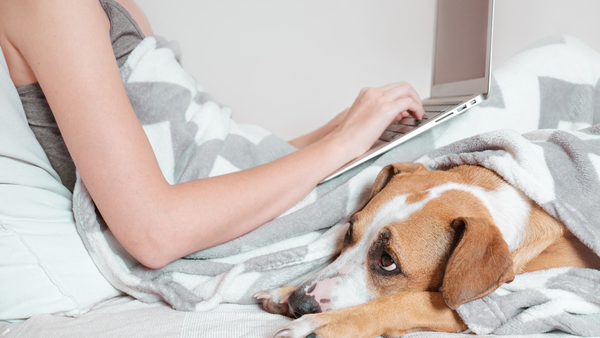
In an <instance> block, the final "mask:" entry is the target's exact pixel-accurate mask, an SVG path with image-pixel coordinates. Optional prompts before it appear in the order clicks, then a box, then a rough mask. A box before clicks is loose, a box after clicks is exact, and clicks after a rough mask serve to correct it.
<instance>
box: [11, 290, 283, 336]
mask: <svg viewBox="0 0 600 338" xmlns="http://www.w3.org/2000/svg"><path fill="white" fill-rule="evenodd" d="M289 320H290V319H288V318H286V317H283V316H279V315H273V314H269V313H267V312H264V311H262V310H261V309H260V308H259V307H258V306H257V305H238V304H221V305H219V306H218V307H217V308H215V309H214V310H212V311H208V312H183V311H175V310H173V309H172V308H171V307H170V306H168V305H166V304H164V303H153V304H146V303H142V302H140V301H138V300H135V299H133V298H131V297H128V296H122V297H116V298H112V299H109V300H107V301H105V302H103V303H101V304H98V305H97V306H96V307H95V308H94V309H93V310H91V311H90V312H88V313H86V314H84V315H82V316H81V317H79V318H72V317H64V316H54V315H37V316H33V317H31V318H29V319H28V320H26V321H24V322H22V323H13V324H0V337H2V338H17V337H20V338H24V337H27V338H35V337H40V338H42V337H43V338H55V337H131V338H136V337H144V338H151V337H161V338H167V337H178V338H184V337H211V338H212V337H215V338H217V337H223V338H225V337H227V338H231V337H245V338H266V337H271V336H272V334H273V332H275V331H276V330H277V328H279V327H281V326H283V325H285V324H286V323H287V322H289Z"/></svg>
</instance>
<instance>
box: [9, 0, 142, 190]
mask: <svg viewBox="0 0 600 338" xmlns="http://www.w3.org/2000/svg"><path fill="white" fill-rule="evenodd" d="M100 3H101V4H102V7H103V8H104V11H105V12H106V15H107V16H108V19H109V20H110V39H111V41H112V47H113V51H114V54H115V58H116V59H117V64H118V65H119V67H121V66H122V65H123V64H124V63H125V61H126V60H127V57H128V56H129V54H130V53H131V52H132V51H133V49H134V48H135V47H136V46H137V45H138V44H139V43H140V42H141V41H142V39H144V33H142V30H141V29H140V28H139V27H138V25H137V24H136V22H135V20H134V19H133V18H132V17H131V15H130V14H129V12H127V11H126V10H125V8H123V7H122V6H121V5H119V4H118V3H116V2H115V1H114V0H100ZM17 91H18V93H19V97H20V98H21V103H22V104H23V108H24V110H25V115H26V116H27V122H28V123H29V127H30V128H31V130H32V131H33V133H34V134H35V137H36V138H37V140H38V142H39V143H40V144H41V145H42V148H43V149H44V151H45V152H46V155H47V156H48V159H49V160H50V164H51V165H52V167H53V168H54V170H56V172H57V173H58V176H59V177H60V179H61V181H62V183H63V184H64V185H65V186H66V187H67V188H68V189H69V190H70V191H71V192H73V187H74V186H75V164H74V163H73V159H72V158H71V155H70V154H69V151H68V150H67V146H66V145H65V142H64V140H63V137H62V135H61V133H60V130H59V129H58V125H57V124H56V120H55V119H54V115H53V114H52V110H51V109H50V106H49V105H48V101H47V100H46V96H45V95H44V92H43V91H42V88H41V87H40V85H39V84H37V83H32V84H30V85H26V86H20V87H17Z"/></svg>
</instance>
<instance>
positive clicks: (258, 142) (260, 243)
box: [73, 36, 600, 336]
mask: <svg viewBox="0 0 600 338" xmlns="http://www.w3.org/2000/svg"><path fill="white" fill-rule="evenodd" d="M178 60H179V52H178V49H177V48H176V45H175V44H173V43H169V42H167V41H165V40H164V39H161V38H158V37H148V38H146V39H144V41H142V43H141V44H140V45H139V46H138V47H137V48H136V49H135V50H134V51H133V53H132V54H131V55H130V57H129V59H128V60H127V62H126V64H125V65H123V67H122V68H121V74H122V77H123V81H124V83H125V87H126V89H127V92H128V95H129V97H130V100H131V102H132V105H133V107H134V109H135V111H136V113H137V114H138V118H139V119H140V121H141V122H142V125H143V127H144V130H145V131H146V134H147V135H148V138H149V139H150V143H151V144H152V147H153V149H154V152H155V154H156V156H157V159H158V161H159V164H160V167H161V169H162V172H163V174H164V176H165V178H166V179H167V181H168V182H169V183H171V184H176V183H179V182H185V181H189V180H193V179H198V178H203V177H210V176H216V175H222V174H225V173H229V172H233V171H237V170H243V169H246V168H249V167H253V166H257V165H260V164H263V163H267V162H269V161H272V160H274V159H276V158H279V157H281V156H284V155H285V154H288V153H290V152H293V151H294V150H295V149H294V148H293V147H291V146H290V145H289V144H288V143H286V142H285V141H283V140H281V139H279V138H277V137H275V136H274V135H272V134H270V133H269V132H267V131H265V130H264V129H262V128H259V127H256V126H251V125H241V124H237V123H235V122H234V121H233V120H232V119H231V112H230V110H229V109H228V108H226V107H223V106H220V105H219V104H217V103H216V102H215V101H214V100H213V99H212V98H211V97H210V95H208V94H207V93H206V92H205V91H204V90H202V89H201V88H200V87H199V86H198V85H197V84H196V82H195V81H194V79H192V78H191V77H190V76H189V75H188V74H187V72H185V71H184V69H183V68H182V67H181V66H180V64H179V61H178ZM599 79H600V55H599V54H598V53H596V52H595V51H593V50H591V49H590V48H589V47H587V46H585V45H583V44H582V43H581V42H579V41H577V40H576V39H573V38H570V37H567V36H556V37H552V38H549V39H546V40H543V41H540V42H539V43H537V44H536V45H533V46H531V47H530V48H528V49H526V50H524V51H523V52H521V53H519V54H518V55H516V56H514V57H513V58H512V59H511V60H509V61H508V62H507V63H506V64H505V65H503V66H502V67H500V68H498V69H496V70H495V71H494V74H493V77H492V90H491V94H490V96H489V98H488V100H487V101H485V102H484V103H483V104H481V105H480V106H478V107H475V108H473V109H471V110H470V111H468V112H467V113H465V114H463V115H461V116H459V117H457V118H455V119H454V120H452V121H449V122H448V123H446V124H445V125H440V126H438V127H436V128H434V129H432V130H430V131H428V132H426V133H424V134H423V135H420V136H419V137H417V138H415V139H413V140H411V141H409V142H407V143H406V144H404V145H403V146H401V147H399V148H397V149H395V150H393V151H390V152H388V153H386V154H384V155H383V156H381V157H379V158H378V159H376V160H374V161H371V162H370V163H367V164H365V165H363V166H361V167H359V168H356V169H354V170H352V171H351V172H349V173H347V174H345V175H342V176H341V177H338V178H336V179H334V180H331V181H329V182H327V183H325V184H322V185H319V186H318V187H317V188H316V189H314V190H313V191H312V192H311V193H310V194H309V195H308V196H307V197H306V198H305V199H304V200H302V201H301V202H300V203H298V205H296V206H294V207H293V208H292V209H290V210H288V211H287V212H285V213H284V214H283V215H281V216H279V217H278V218H276V219H274V220H272V221H270V222H268V223H266V224H264V225H263V226H261V227H260V228H258V229H256V230H254V231H252V232H250V233H248V234H246V235H244V236H242V237H240V238H238V239H235V240H232V241H230V242H227V243H224V244H222V245H219V246H216V247H214V248H210V249H207V250H203V251H200V252H197V253H194V254H191V255H189V256H187V257H184V258H182V259H179V260H176V261H174V262H172V263H171V264H169V265H167V266H166V267H164V268H162V269H158V270H150V269H147V268H145V267H143V266H141V265H139V263H137V262H136V261H135V260H134V259H133V258H132V257H131V256H129V255H128V254H127V253H126V252H125V250H123V248H122V247H120V245H119V244H118V243H117V242H116V241H115V240H114V237H113V236H112V234H111V233H110V230H109V229H108V228H107V227H106V226H105V225H104V223H103V221H102V219H101V218H99V217H97V215H96V212H95V208H94V204H93V201H92V200H91V198H90V196H89V194H88V193H87V190H86V188H85V185H84V184H83V182H82V181H81V179H79V178H78V181H77V184H76V187H75V192H74V196H73V208H74V213H75V218H76V222H77V227H78V231H79V233H80V235H81V237H82V238H83V241H84V243H85V245H86V247H87V249H88V251H89V252H90V254H91V256H92V258H93V260H94V261H95V263H96V265H97V266H98V268H99V269H100V271H101V272H102V273H103V275H104V276H105V277H106V278H107V279H108V280H109V281H110V282H111V283H112V284H113V285H114V286H115V287H116V288H118V289H120V290H122V291H124V292H126V293H128V294H130V295H132V296H134V297H136V298H138V299H140V300H143V301H146V302H154V301H159V300H162V301H165V302H167V303H169V304H170V305H171V306H173V307H174V308H175V309H179V310H187V311H201V310H209V309H211V308H213V307H214V306H215V305H217V304H219V303H221V302H231V303H251V302H253V299H252V297H251V296H252V295H253V294H254V293H255V292H257V291H260V290H267V289H272V288H276V287H280V286H283V285H288V284H294V283H297V282H298V281H300V280H302V279H304V278H306V277H308V276H309V275H310V274H312V273H314V272H315V271H317V270H318V269H320V268H322V267H323V266H324V265H325V264H327V263H328V262H329V261H330V260H331V259H332V258H333V257H334V256H335V255H336V252H337V247H338V243H339V239H340V238H341V237H342V236H341V234H343V233H344V232H345V226H346V225H345V222H344V220H345V219H346V218H347V217H348V216H349V215H351V214H352V213H353V212H354V211H356V210H357V208H359V207H360V206H361V205H362V204H363V203H364V201H365V198H366V197H367V196H368V193H369V192H370V188H371V185H372V183H373V181H374V179H375V176H376V175H377V173H378V172H379V171H380V170H381V168H383V166H385V165H387V164H390V163H396V162H405V161H415V160H417V159H419V158H421V157H422V156H424V155H426V154H428V153H430V152H431V153H430V154H429V155H428V156H425V157H423V158H421V159H420V161H421V162H423V163H424V164H426V165H427V166H428V167H429V168H431V169H442V170H443V169H445V168H447V167H449V166H453V165H458V164H461V163H475V164H479V165H482V166H486V167H488V168H490V169H492V170H495V171H496V172H498V173H499V174H500V175H501V176H503V177H504V178H505V179H506V180H507V181H508V182H510V183H511V184H513V185H515V186H516V187H519V188H520V189H522V190H523V191H524V192H525V193H526V194H527V195H528V196H529V197H531V198H532V199H533V200H535V201H536V202H537V203H539V204H540V205H541V206H542V207H543V208H544V209H545V210H546V211H548V212H549V213H550V214H551V215H553V216H555V217H557V218H558V219H560V220H561V221H563V222H564V223H565V224H567V226H568V227H569V228H570V229H571V230H572V231H573V232H574V233H575V234H576V235H577V236H578V237H579V238H581V239H582V241H583V242H584V243H586V244H587V245H589V246H590V247H591V248H592V249H593V250H595V252H597V253H600V240H599V238H600V237H598V236H600V217H599V213H598V211H597V210H596V208H595V206H597V205H600V203H599V202H600V200H599V199H598V195H600V183H599V181H598V175H600V128H599V127H598V126H596V127H591V126H592V125H594V124H599V123H600V84H599ZM499 128H510V130H503V131H495V130H498V129H499ZM540 128H545V129H553V130H542V131H536V132H532V133H529V134H527V135H524V136H521V134H522V133H525V132H530V131H533V130H537V129H540ZM582 128H588V129H585V130H582V131H577V130H580V129H582ZM486 132H488V133H486ZM480 133H486V134H482V135H479V136H475V135H476V134H480ZM471 136H474V137H471ZM466 137H471V138H468V139H465V140H463V141H460V142H457V143H454V144H451V143H452V142H455V141H458V140H461V139H463V138H466ZM449 144H450V145H449ZM446 145H449V146H447V147H443V146H446ZM441 147H443V148H441ZM436 149H437V150H436ZM432 151H433V152H432ZM291 179H293V178H291ZM598 291H600V272H597V271H590V270H584V269H568V268H563V269H553V270H547V271H541V272H536V273H531V274H525V275H520V276H518V277H517V278H516V279H515V281H514V282H513V283H511V284H508V285H505V286H503V287H501V288H500V289H499V290H498V291H496V292H494V293H493V294H491V295H489V296H487V297H485V298H483V299H481V300H477V301H474V302H471V303H467V304H464V305H462V306H461V307H460V308H459V313H460V315H461V316H462V318H463V319H464V320H465V322H466V323H467V324H468V325H469V328H470V329H471V330H472V331H473V332H475V333H478V334H487V333H496V334H526V333H533V332H547V331H551V330H555V329H556V330H562V331H564V332H568V333H573V334H579V335H593V334H596V335H600V326H599V325H598V324H595V323H598V319H600V307H599V306H598V304H600V299H599V298H598V296H597V294H600V293H599V292H598ZM414 335H420V334H414ZM431 335H433V336H438V335H444V334H434V333H431Z"/></svg>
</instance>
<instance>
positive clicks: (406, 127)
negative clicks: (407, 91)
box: [379, 101, 462, 142]
mask: <svg viewBox="0 0 600 338" xmlns="http://www.w3.org/2000/svg"><path fill="white" fill-rule="evenodd" d="M461 103H462V102H461V101H456V102H439V101H438V102H435V103H430V104H423V109H424V110H425V116H423V119H422V120H421V121H419V120H417V119H415V118H414V117H412V116H408V117H405V118H403V119H402V120H400V121H398V122H394V123H392V124H390V125H389V127H387V129H386V130H385V131H384V132H383V134H381V137H379V139H380V140H382V141H386V142H392V141H394V140H396V139H398V138H400V137H401V136H403V135H405V134H408V133H410V132H411V131H413V130H415V129H416V128H418V127H419V126H422V125H424V124H425V123H428V122H430V121H432V120H434V119H435V117H437V116H439V115H440V114H442V113H445V112H446V111H448V110H450V109H452V108H454V107H456V106H457V105H459V104H461Z"/></svg>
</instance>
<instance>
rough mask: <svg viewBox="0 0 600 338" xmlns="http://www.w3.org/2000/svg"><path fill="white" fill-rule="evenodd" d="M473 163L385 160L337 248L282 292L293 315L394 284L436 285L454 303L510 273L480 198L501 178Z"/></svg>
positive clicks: (393, 288)
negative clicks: (437, 166)
mask: <svg viewBox="0 0 600 338" xmlns="http://www.w3.org/2000/svg"><path fill="white" fill-rule="evenodd" d="M477 170H486V169H483V168H479V167H472V166H461V167H457V168H455V169H452V170H449V171H429V170H427V169H425V167H423V165H421V164H415V163H401V164H396V165H390V166H387V167H385V168H384V169H383V170H382V171H381V173H380V174H379V175H378V177H377V179H376V180H375V184H374V186H373V190H372V192H371V195H370V197H369V201H368V203H367V204H366V206H365V207H364V208H363V209H362V210H360V211H359V212H357V213H355V214H354V215H353V216H352V217H351V220H350V223H349V225H348V230H347V233H346V237H345V239H344V244H343V247H342V251H341V253H340V256H339V257H338V258H337V259H336V260H335V262H333V263H332V264H331V265H329V266H328V267H327V268H325V269H324V270H322V271H320V272H319V273H317V274H316V275H315V276H314V277H313V278H311V279H310V280H309V281H307V282H305V283H303V284H302V285H300V286H299V287H298V288H297V289H296V291H295V292H294V293H293V294H292V295H291V296H290V298H289V300H288V304H289V305H290V309H291V310H292V312H293V313H294V315H296V316H301V315H303V314H306V313H317V312H323V311H328V310H334V309H340V308H345V307H349V306H353V305H358V304H361V303H364V302H367V301H369V300H371V299H374V298H377V297H380V296H384V295H388V294H392V293H396V292H401V291H441V292H442V293H443V295H444V298H445V299H446V303H447V304H448V306H449V307H450V308H452V309H456V308H457V307H458V306H459V305H460V304H463V303H466V302H468V301H471V300H474V299H477V298H480V297H483V296H485V295H487V294H489V293H490V292H492V291H493V290H495V289H496V288H497V287H498V286H500V285H501V284H503V283H505V282H507V281H510V280H512V279H513V278H514V273H513V269H512V260H511V257H510V251H509V246H508V245H507V243H506V241H505V240H504V238H503V235H502V233H501V231H500V230H499V229H498V227H497V226H496V225H495V223H494V220H493V216H492V214H491V213H490V211H489V205H488V204H489V203H486V202H484V201H483V200H482V198H481V195H482V194H486V193H493V191H495V190H496V189H498V188H499V187H500V186H501V185H502V184H504V183H503V181H502V180H501V179H500V178H498V177H497V176H495V174H493V173H491V174H489V173H488V174H487V175H484V176H485V177H478V175H476V174H474V173H475V172H476V171H477ZM490 175H491V176H490Z"/></svg>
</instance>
